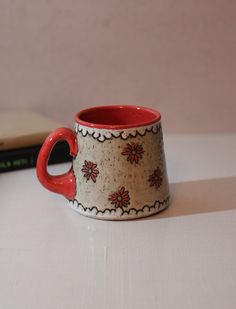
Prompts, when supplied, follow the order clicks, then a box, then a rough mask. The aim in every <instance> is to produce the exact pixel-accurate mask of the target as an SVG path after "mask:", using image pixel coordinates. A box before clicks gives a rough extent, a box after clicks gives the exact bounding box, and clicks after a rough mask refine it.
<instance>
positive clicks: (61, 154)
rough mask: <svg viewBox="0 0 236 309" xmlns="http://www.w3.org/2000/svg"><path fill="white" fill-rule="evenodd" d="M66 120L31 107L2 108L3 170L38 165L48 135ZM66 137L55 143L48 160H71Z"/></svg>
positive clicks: (0, 147)
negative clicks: (30, 108) (21, 109)
mask: <svg viewBox="0 0 236 309" xmlns="http://www.w3.org/2000/svg"><path fill="white" fill-rule="evenodd" d="M62 126H63V124H61V123H59V122H57V121H54V120H51V119H49V118H47V117H45V116H42V115H39V114H36V113H33V112H30V111H0V173H3V172H8V171H13V170H20V169H24V168H30V167H35V166H36V162H37V157H38V154H39V151H40V148H41V147H42V144H43V142H44V140H45V138H46V137H47V136H48V135H49V134H50V133H51V132H52V131H53V130H55V129H56V128H58V127H62ZM69 152H70V150H69V146H68V144H67V143H66V142H65V141H62V142H59V143H57V144H56V145H55V147H54V149H53V151H52V153H51V156H50V159H49V162H48V163H49V164H55V163H62V162H67V161H70V160H71V157H70V155H69Z"/></svg>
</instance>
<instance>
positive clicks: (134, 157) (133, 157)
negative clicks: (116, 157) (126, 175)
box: [121, 143, 144, 164]
mask: <svg viewBox="0 0 236 309" xmlns="http://www.w3.org/2000/svg"><path fill="white" fill-rule="evenodd" d="M121 154H122V155H124V156H127V161H129V162H130V163H131V164H133V163H134V162H135V163H138V161H139V160H140V159H142V157H143V154H144V150H143V146H142V145H140V144H136V143H131V144H127V145H126V147H125V148H124V150H123V151H122V153H121Z"/></svg>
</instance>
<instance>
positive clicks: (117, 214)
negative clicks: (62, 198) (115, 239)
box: [69, 196, 169, 221]
mask: <svg viewBox="0 0 236 309" xmlns="http://www.w3.org/2000/svg"><path fill="white" fill-rule="evenodd" d="M69 205H70V207H71V208H72V209H73V210H74V211H76V212H78V213H79V214H81V215H83V216H86V217H90V218H94V219H100V220H110V221H122V220H134V219H139V218H144V217H148V216H152V215H155V214H157V213H159V212H161V211H163V210H164V209H166V208H168V206H169V196H168V197H167V198H166V199H165V200H163V201H156V202H155V203H154V205H152V206H148V205H145V206H144V207H143V208H142V209H135V208H130V209H128V210H124V209H122V208H121V207H118V208H116V209H105V210H103V211H101V210H98V209H97V207H92V208H91V209H90V208H87V207H84V206H83V205H81V204H80V203H79V202H78V201H77V200H73V201H70V202H69Z"/></svg>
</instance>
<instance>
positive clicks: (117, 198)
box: [108, 187, 130, 208]
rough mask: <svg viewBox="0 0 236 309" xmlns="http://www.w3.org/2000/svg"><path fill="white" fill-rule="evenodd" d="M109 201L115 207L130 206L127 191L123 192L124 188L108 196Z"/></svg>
mask: <svg viewBox="0 0 236 309" xmlns="http://www.w3.org/2000/svg"><path fill="white" fill-rule="evenodd" d="M108 200H109V201H111V204H114V205H115V207H116V208H117V207H128V205H129V204H130V197H129V191H125V187H121V189H120V190H118V191H117V192H115V193H113V194H111V195H110V196H109V199H108Z"/></svg>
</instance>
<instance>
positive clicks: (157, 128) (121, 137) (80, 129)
mask: <svg viewBox="0 0 236 309" xmlns="http://www.w3.org/2000/svg"><path fill="white" fill-rule="evenodd" d="M154 128H155V130H154ZM160 130H161V124H160V123H158V124H157V125H155V126H152V127H151V128H150V129H149V128H146V129H145V131H144V133H143V134H142V133H140V132H139V131H138V130H136V131H135V133H134V134H131V133H130V134H129V135H128V136H127V137H126V138H124V137H123V136H122V134H123V133H124V131H120V133H119V135H117V136H116V135H114V134H113V133H111V137H106V136H104V140H103V141H100V140H99V137H101V134H100V133H99V134H98V136H96V137H95V136H94V135H95V133H96V132H93V133H89V132H88V131H87V132H86V134H83V133H82V131H83V128H79V126H78V127H77V130H76V133H78V132H79V133H81V135H82V136H83V137H85V136H87V135H89V136H91V137H92V138H93V139H95V140H97V141H98V142H100V143H104V142H105V141H106V140H111V139H113V138H120V139H122V140H124V141H126V140H127V139H128V138H130V137H131V138H132V137H133V138H135V137H137V136H145V135H146V134H147V133H150V132H152V133H153V134H158V133H159V131H160Z"/></svg>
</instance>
